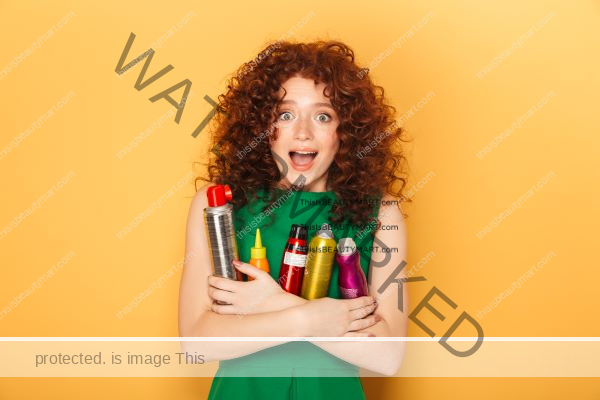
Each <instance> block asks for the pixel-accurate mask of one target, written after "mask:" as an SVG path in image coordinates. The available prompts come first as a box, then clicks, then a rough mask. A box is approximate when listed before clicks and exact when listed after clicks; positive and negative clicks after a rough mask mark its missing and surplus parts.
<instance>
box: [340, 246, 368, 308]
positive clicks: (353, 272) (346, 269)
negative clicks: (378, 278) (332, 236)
mask: <svg viewBox="0 0 600 400" xmlns="http://www.w3.org/2000/svg"><path fill="white" fill-rule="evenodd" d="M335 261H337V263H338V266H339V267H340V274H339V278H338V285H339V287H340V292H341V294H342V297H343V298H344V299H355V298H357V297H362V296H367V295H368V294H369V287H368V285H367V278H366V276H365V273H364V271H363V270H362V268H361V267H360V252H359V251H358V249H357V248H356V243H354V240H352V238H343V239H340V242H339V243H338V245H337V254H336V255H335Z"/></svg>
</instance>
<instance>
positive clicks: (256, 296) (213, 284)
mask: <svg viewBox="0 0 600 400" xmlns="http://www.w3.org/2000/svg"><path fill="white" fill-rule="evenodd" d="M233 265H234V266H235V267H236V268H237V269H238V270H239V271H241V272H242V273H244V274H246V275H249V276H251V277H252V278H254V280H252V281H248V282H240V281H234V280H231V279H227V278H222V277H218V276H209V277H208V285H209V286H208V296H209V297H210V298H211V299H212V300H213V304H212V307H211V309H212V311H214V312H216V313H217V314H238V315H246V314H259V313H266V312H271V311H279V310H283V309H286V308H290V307H294V306H297V305H301V304H304V303H306V302H307V300H304V299H303V298H301V297H298V296H295V295H293V294H290V293H287V292H286V291H284V290H283V289H282V288H281V286H279V284H278V283H277V282H275V280H273V278H271V275H269V274H268V273H267V272H265V271H262V270H260V269H258V268H256V267H255V266H253V265H250V264H246V263H243V262H241V261H234V262H233ZM214 301H220V302H224V303H228V304H216V303H214Z"/></svg>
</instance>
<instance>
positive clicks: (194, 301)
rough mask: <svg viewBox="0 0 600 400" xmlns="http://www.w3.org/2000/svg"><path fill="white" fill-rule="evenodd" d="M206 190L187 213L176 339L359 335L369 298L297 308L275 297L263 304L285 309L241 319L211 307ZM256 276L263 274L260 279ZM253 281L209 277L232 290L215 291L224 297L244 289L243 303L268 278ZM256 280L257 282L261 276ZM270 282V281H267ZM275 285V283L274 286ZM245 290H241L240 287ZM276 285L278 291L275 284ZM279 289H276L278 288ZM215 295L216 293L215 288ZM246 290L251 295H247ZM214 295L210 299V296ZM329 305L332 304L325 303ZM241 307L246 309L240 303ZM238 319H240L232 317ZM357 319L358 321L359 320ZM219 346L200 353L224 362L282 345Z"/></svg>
mask: <svg viewBox="0 0 600 400" xmlns="http://www.w3.org/2000/svg"><path fill="white" fill-rule="evenodd" d="M207 203H208V202H207V199H206V188H203V189H201V190H200V191H198V193H197V194H196V196H195V197H194V200H193V201H192V205H191V208H190V212H189V217H188V224H187V232H186V254H188V255H190V254H193V256H192V257H189V256H188V261H187V262H186V265H185V267H184V269H183V275H182V280H181V286H180V297H179V334H180V336H183V337H232V336H233V337H256V336H264V337H269V336H270V337H291V336H330V335H331V336H341V335H343V334H344V333H346V332H347V331H350V330H356V329H360V327H361V323H360V321H358V322H355V320H356V319H357V318H358V319H361V318H362V314H365V312H366V311H363V310H368V309H369V303H372V302H373V299H372V298H370V297H369V298H367V297H365V298H361V299H355V300H348V301H345V302H343V303H339V302H336V301H333V300H332V299H322V301H320V302H310V304H309V303H299V305H296V304H298V303H297V302H295V301H288V300H289V297H287V296H292V295H290V294H288V293H286V292H283V291H275V292H274V293H272V294H271V295H269V296H268V298H265V299H264V300H263V303H264V304H265V305H266V304H271V303H278V304H279V306H280V307H282V306H281V304H285V307H287V308H283V309H279V310H277V311H271V312H264V313H257V314H248V315H240V314H239V311H237V310H233V311H237V312H233V313H230V314H229V315H226V314H227V311H232V310H228V307H230V306H222V305H216V304H212V301H211V298H210V297H209V294H208V291H209V281H208V279H209V276H210V275H211V274H212V267H211V263H210V258H209V249H208V242H207V239H206V234H205V225H204V215H203V212H204V208H205V207H207V206H208V204H207ZM248 267H251V266H249V265H247V264H244V265H242V266H239V267H238V268H239V269H240V270H241V271H242V272H246V273H252V271H251V270H249V269H248ZM260 273H263V275H261V274H260ZM255 275H256V277H257V279H255V280H254V281H251V282H235V281H231V280H228V279H224V278H215V277H212V278H211V280H215V281H216V282H217V283H215V284H225V285H231V286H228V287H226V288H223V289H224V290H219V291H220V292H222V293H223V294H224V295H227V293H233V292H229V290H234V289H233V288H239V287H243V289H244V293H246V295H247V296H246V298H255V297H257V296H258V295H260V294H261V293H263V292H262V291H263V289H264V287H265V286H264V285H263V283H264V282H265V281H267V275H268V274H267V273H266V272H264V271H260V270H258V269H255ZM259 275H260V276H259ZM268 278H269V279H270V280H271V281H272V278H270V276H268ZM273 283H275V282H274V281H273ZM241 285H243V286H241ZM275 285H277V284H276V283H275ZM277 287H278V285H277ZM213 289H214V288H213ZM248 290H250V292H249V291H248ZM213 295H214V294H213ZM329 300H332V301H329ZM243 305H246V303H244V304H243ZM234 314H238V315H234ZM357 316H360V318H359V317H357ZM221 343H222V345H219V343H218V342H211V345H210V346H206V348H205V349H202V351H203V352H204V355H205V357H206V360H208V361H210V360H215V359H219V360H223V359H230V358H236V357H241V356H244V355H247V354H251V353H254V352H256V351H259V350H262V349H265V348H268V347H272V346H275V345H279V344H282V343H283V342H241V343H240V342H235V345H233V344H234V343H232V342H227V343H223V342H221Z"/></svg>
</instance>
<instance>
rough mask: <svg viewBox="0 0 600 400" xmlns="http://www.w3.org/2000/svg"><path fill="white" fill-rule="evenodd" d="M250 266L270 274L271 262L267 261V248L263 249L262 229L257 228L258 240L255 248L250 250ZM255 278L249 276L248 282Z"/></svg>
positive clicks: (255, 242)
mask: <svg viewBox="0 0 600 400" xmlns="http://www.w3.org/2000/svg"><path fill="white" fill-rule="evenodd" d="M249 264H250V265H254V266H255V267H256V268H258V269H261V270H263V271H265V272H267V273H268V272H269V261H268V260H267V248H266V247H263V245H262V241H261V239H260V229H258V228H256V240H255V241H254V247H252V248H251V249H250V262H249ZM253 279H254V278H252V277H250V276H248V280H249V281H251V280H253Z"/></svg>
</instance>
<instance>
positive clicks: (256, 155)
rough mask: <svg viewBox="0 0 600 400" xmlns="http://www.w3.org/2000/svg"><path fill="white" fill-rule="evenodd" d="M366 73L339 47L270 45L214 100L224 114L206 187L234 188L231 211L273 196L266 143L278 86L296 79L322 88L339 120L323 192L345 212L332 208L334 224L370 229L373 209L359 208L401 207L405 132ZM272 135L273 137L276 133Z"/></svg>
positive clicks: (275, 174) (273, 168)
mask: <svg viewBox="0 0 600 400" xmlns="http://www.w3.org/2000/svg"><path fill="white" fill-rule="evenodd" d="M256 60H259V61H258V62H257V61H256ZM367 72H368V69H366V68H365V69H361V68H359V67H358V66H357V65H356V64H355V61H354V52H353V51H352V49H350V48H349V47H348V46H347V45H345V44H344V43H342V42H339V41H316V42H310V43H291V42H281V43H280V42H276V43H274V44H270V45H269V46H267V47H266V48H265V49H263V50H262V51H261V52H260V53H259V54H258V56H257V57H256V58H255V59H254V60H252V61H250V62H247V63H244V64H243V65H242V66H241V67H240V68H239V69H238V71H236V74H235V75H234V76H233V77H232V78H231V79H230V80H229V81H228V83H227V90H226V92H225V93H224V94H222V95H220V96H219V97H218V106H219V107H220V111H222V112H219V113H217V114H216V116H215V118H214V119H213V121H212V123H213V124H214V129H213V132H214V134H213V143H212V144H213V146H216V147H213V152H215V153H218V157H214V158H212V159H211V160H210V161H209V164H208V179H207V178H199V179H201V180H204V181H208V182H212V183H218V184H229V185H231V187H232V190H233V198H234V203H233V204H234V207H236V208H238V207H241V206H243V205H244V204H246V203H247V202H249V201H251V199H253V198H255V196H256V191H257V190H259V189H260V190H264V191H265V192H266V193H272V189H274V188H276V187H277V184H278V182H279V181H280V180H281V179H282V177H281V176H280V172H279V169H278V167H277V164H276V163H275V160H274V159H273V156H272V154H271V151H270V147H269V141H268V140H263V137H264V135H265V132H267V133H270V132H271V131H272V129H273V128H272V126H274V125H273V124H274V123H275V121H277V117H278V116H277V109H278V103H279V102H280V101H281V99H282V97H280V90H281V86H282V84H283V83H284V82H286V81H287V80H288V79H289V78H291V77H292V76H295V75H298V76H301V77H304V78H308V79H313V80H314V81H315V83H319V82H322V83H324V84H325V85H326V89H325V93H324V94H325V95H326V96H327V97H328V98H329V99H330V101H331V104H332V106H333V107H334V109H335V110H336V112H337V114H338V117H339V120H340V124H339V126H338V128H337V134H338V137H339V141H340V147H339V151H338V153H337V154H336V156H335V158H334V161H333V163H332V164H331V166H330V168H329V173H328V181H327V186H328V187H329V188H331V190H332V191H333V192H334V193H335V194H336V196H337V198H338V199H340V200H342V201H343V202H345V204H343V205H341V204H334V205H333V206H332V210H331V216H332V218H331V219H332V222H333V223H342V222H343V221H348V222H350V223H354V224H366V223H368V222H369V220H371V215H372V213H373V205H372V204H369V202H368V201H364V202H360V201H356V200H367V199H380V198H382V197H383V195H384V194H386V193H387V194H389V195H391V196H393V197H397V198H399V200H400V201H404V197H403V196H402V191H403V189H404V186H405V185H406V177H405V171H404V166H405V161H406V158H405V156H404V153H403V151H402V150H401V146H399V145H400V141H404V140H403V139H404V138H403V137H402V135H403V130H402V129H401V128H400V127H399V126H398V125H397V124H396V122H395V121H394V118H393V117H394V114H395V111H396V110H395V108H394V107H392V106H390V105H388V104H387V103H386V100H385V98H384V90H383V88H382V87H380V86H376V85H375V84H374V83H373V82H372V81H371V79H370V77H369V75H368V74H366V73H367ZM223 111H224V112H223ZM270 127H271V128H270ZM272 134H273V135H275V136H274V138H276V137H277V132H276V130H275V131H274V132H273V133H272ZM251 142H254V143H253V144H254V146H252V150H251V151H249V152H248V154H245V155H244V156H243V157H241V158H240V157H239V154H240V153H239V151H240V149H243V148H245V147H246V146H249V145H250V144H251ZM377 142H378V144H376V145H375V146H373V145H372V144H373V143H377ZM367 146H369V147H368V148H369V151H366V149H367ZM217 149H218V151H215V150H217ZM359 152H361V156H362V157H359V156H358V153H359ZM268 197H270V200H271V203H272V202H273V201H275V199H274V196H273V195H270V196H268ZM267 207H268V205H267Z"/></svg>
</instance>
